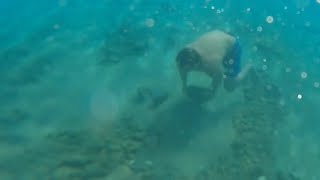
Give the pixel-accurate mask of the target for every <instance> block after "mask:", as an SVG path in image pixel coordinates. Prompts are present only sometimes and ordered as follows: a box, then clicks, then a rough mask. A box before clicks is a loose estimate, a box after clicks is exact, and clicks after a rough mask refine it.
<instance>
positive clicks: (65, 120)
mask: <svg viewBox="0 0 320 180" xmlns="http://www.w3.org/2000/svg"><path fill="white" fill-rule="evenodd" d="M150 21H151V20H150V19H148V21H147V22H148V23H147V24H143V23H142V24H139V25H136V24H135V25H136V26H132V25H130V23H129V25H127V24H125V25H127V26H125V25H123V26H119V27H118V26H117V27H118V28H116V27H113V29H112V30H110V31H105V30H104V28H102V29H103V30H101V27H100V26H98V25H97V24H94V23H92V24H91V25H86V26H85V28H82V29H81V30H79V29H72V28H65V27H64V26H63V24H62V25H59V24H55V23H53V22H52V23H51V22H48V23H47V24H46V25H41V26H40V27H38V28H36V30H34V31H32V33H29V34H27V35H26V36H25V38H22V40H17V41H16V42H13V43H11V44H10V45H8V46H6V47H4V48H2V49H1V52H0V57H1V64H2V65H1V67H0V69H1V72H0V82H1V87H0V97H1V101H0V107H1V109H0V128H1V131H0V159H1V160H0V179H8V180H9V179H19V180H20V179H52V180H53V179H105V180H125V179H127V180H129V179H130V180H140V179H141V180H151V179H155V180H158V179H159V180H163V179H166V180H170V179H172V180H173V179H174V180H178V179H181V180H182V179H183V180H188V179H190V180H209V179H226V180H235V179H259V180H265V179H268V180H269V179H275V180H296V179H301V180H304V179H305V180H311V179H312V180H316V179H319V178H320V174H319V172H318V169H317V167H319V165H320V149H319V148H320V144H319V142H317V139H318V138H317V137H318V136H319V132H320V131H319V130H318V129H317V128H316V127H313V126H314V125H315V124H316V125H318V124H317V121H316V120H315V119H316V118H315V117H317V110H316V108H315V107H317V106H316V105H317V102H320V101H318V99H319V98H320V96H319V92H318V91H319V90H314V89H311V90H308V89H306V88H305V89H304V91H303V92H305V94H303V95H304V98H303V99H302V100H299V99H297V98H295V96H296V95H297V93H298V92H299V91H300V89H299V87H298V88H296V89H292V88H290V86H288V84H290V83H293V82H296V78H295V75H287V74H286V73H288V72H287V71H286V70H288V69H286V68H287V66H288V64H285V63H284V62H285V61H286V60H287V59H296V58H299V57H301V56H302V55H304V54H303V53H302V55H300V54H292V53H291V50H290V48H287V47H288V44H286V42H282V41H272V40H270V38H271V36H270V34H272V32H271V31H269V33H270V34H266V35H263V36H262V35H260V34H258V33H259V32H252V31H251V30H250V28H247V26H245V25H242V24H241V23H243V22H237V24H235V25H234V27H231V30H237V32H239V36H240V37H242V40H243V41H245V43H244V51H245V53H244V56H245V60H244V62H253V64H254V66H255V67H256V68H257V71H258V74H259V82H258V83H249V84H247V85H246V86H245V87H243V88H240V89H238V90H237V91H235V92H233V93H227V92H225V91H224V90H223V89H220V90H219V92H218V94H217V95H216V97H215V98H214V99H212V100H207V101H206V99H200V100H199V99H190V98H188V97H186V96H185V95H183V94H182V93H181V91H180V79H179V77H178V73H177V71H176V67H175V62H174V58H175V55H176V52H177V51H178V50H179V48H181V47H182V46H183V44H185V43H187V42H188V41H189V40H190V39H193V37H197V35H199V34H201V32H205V31H207V30H208V29H211V28H210V27H206V26H201V25H200V26H199V29H194V26H193V25H192V24H188V23H187V26H188V27H189V26H190V28H189V29H188V30H186V31H182V30H181V29H179V28H176V27H175V26H173V25H172V24H170V23H168V24H166V27H167V28H165V31H164V33H163V34H164V35H163V36H156V34H159V32H161V31H160V30H159V29H156V28H157V27H156V26H155V27H153V25H152V22H150ZM216 21H218V22H215V24H223V23H219V22H222V21H223V18H221V17H220V19H217V20H216ZM150 23H151V24H150ZM124 26H125V27H124ZM217 28H220V29H222V30H226V31H227V30H230V29H229V28H230V27H228V28H226V27H225V25H221V26H217ZM272 38H274V36H272ZM305 53H307V52H305ZM264 57H267V58H268V60H267V62H265V61H260V60H261V59H263V58H264ZM257 59H259V62H257V61H256V60H257ZM269 60H270V61H269ZM264 63H265V64H264ZM294 63H295V62H293V63H292V64H290V65H289V66H290V67H292V71H294V70H297V67H299V64H294ZM266 66H267V67H268V69H266ZM292 73H293V74H294V73H295V74H296V72H292ZM284 74H286V77H284ZM194 81H195V82H200V83H201V82H202V81H203V82H204V83H206V82H205V81H206V79H205V78H204V77H202V76H201V75H195V77H194ZM303 83H304V82H301V84H302V85H303ZM291 87H292V86H291ZM310 124H311V125H310ZM312 128H313V129H312ZM310 129H311V130H310Z"/></svg>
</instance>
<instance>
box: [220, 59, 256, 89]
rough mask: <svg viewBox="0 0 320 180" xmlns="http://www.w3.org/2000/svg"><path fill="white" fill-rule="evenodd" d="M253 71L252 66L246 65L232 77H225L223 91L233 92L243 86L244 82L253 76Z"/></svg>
mask: <svg viewBox="0 0 320 180" xmlns="http://www.w3.org/2000/svg"><path fill="white" fill-rule="evenodd" d="M254 73H255V71H254V69H253V66H252V65H250V64H249V65H246V66H245V67H244V68H243V69H242V71H240V73H239V74H238V75H237V76H236V77H234V78H230V77H226V78H224V89H225V90H227V91H230V92H231V91H233V90H234V89H236V88H237V87H238V86H240V85H242V84H244V83H245V82H247V81H248V78H249V76H252V75H254Z"/></svg>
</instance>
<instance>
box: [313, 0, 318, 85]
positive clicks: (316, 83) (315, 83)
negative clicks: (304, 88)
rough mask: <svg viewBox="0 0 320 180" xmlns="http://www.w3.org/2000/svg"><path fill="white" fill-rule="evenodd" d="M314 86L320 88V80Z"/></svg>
mask: <svg viewBox="0 0 320 180" xmlns="http://www.w3.org/2000/svg"><path fill="white" fill-rule="evenodd" d="M319 1H320V0H319ZM313 86H314V87H315V88H319V87H320V83H319V82H314V83H313Z"/></svg>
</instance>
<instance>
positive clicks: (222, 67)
mask: <svg viewBox="0 0 320 180" xmlns="http://www.w3.org/2000/svg"><path fill="white" fill-rule="evenodd" d="M176 64H177V67H178V71H179V74H180V77H181V80H182V90H183V92H184V93H187V90H188V87H189V86H188V82H187V81H188V79H187V78H188V77H187V76H188V73H189V72H191V71H199V72H204V73H206V74H207V75H208V76H209V77H211V79H212V82H211V87H210V91H211V92H212V95H214V94H215V93H216V91H217V89H218V88H219V87H220V86H221V85H222V84H223V86H224V89H225V90H227V91H228V92H232V91H233V90H234V89H236V88H237V87H238V86H239V85H241V84H242V82H243V81H244V80H246V79H247V76H248V74H249V72H251V71H252V70H253V68H252V66H251V65H246V66H245V67H244V68H243V69H241V46H240V43H239V40H238V39H237V38H235V37H233V36H231V35H230V34H227V33H225V32H222V31H220V30H214V31H210V32H208V33H205V34H204V35H202V36H200V37H199V38H198V39H197V40H196V41H194V42H192V43H190V44H188V45H187V46H186V47H184V48H183V49H182V50H180V51H179V52H178V55H177V56H176Z"/></svg>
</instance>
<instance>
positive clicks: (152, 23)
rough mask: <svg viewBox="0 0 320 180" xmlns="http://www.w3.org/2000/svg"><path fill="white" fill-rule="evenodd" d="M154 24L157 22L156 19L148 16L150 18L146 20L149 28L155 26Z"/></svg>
mask: <svg viewBox="0 0 320 180" xmlns="http://www.w3.org/2000/svg"><path fill="white" fill-rule="evenodd" d="M154 24H155V21H154V20H153V19H152V18H148V19H146V21H145V25H146V26H147V27H149V28H151V27H153V26H154Z"/></svg>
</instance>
